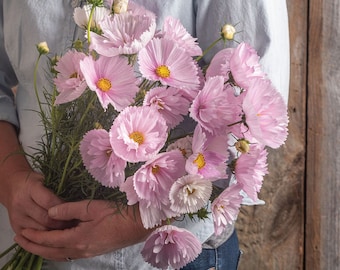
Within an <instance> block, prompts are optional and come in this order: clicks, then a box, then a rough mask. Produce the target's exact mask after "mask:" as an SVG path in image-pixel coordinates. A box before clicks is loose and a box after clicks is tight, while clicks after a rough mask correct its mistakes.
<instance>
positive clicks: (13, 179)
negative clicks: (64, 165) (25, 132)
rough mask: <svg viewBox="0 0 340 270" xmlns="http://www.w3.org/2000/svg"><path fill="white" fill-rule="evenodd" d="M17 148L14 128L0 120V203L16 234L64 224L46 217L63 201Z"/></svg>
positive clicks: (18, 147) (59, 226)
mask: <svg viewBox="0 0 340 270" xmlns="http://www.w3.org/2000/svg"><path fill="white" fill-rule="evenodd" d="M42 180H43V176H42V175H41V174H39V173H36V172H33V170H32V169H31V167H30V165H29V164H28V162H27V160H26V158H25V155H24V154H23V152H22V149H21V147H20V144H19V141H18V138H17V133H16V130H15V128H14V127H13V126H12V125H11V124H9V123H7V122H5V121H0V203H2V204H3V205H4V206H5V207H6V208H7V210H8V215H9V218H10V222H11V225H12V227H13V230H14V232H15V233H16V234H20V233H21V230H22V229H24V228H32V229H39V230H47V229H50V228H61V226H66V225H65V224H64V222H60V221H58V222H56V221H54V220H52V219H51V218H50V217H49V216H48V209H49V208H50V207H53V206H55V205H57V204H59V203H62V201H61V200H60V199H59V198H58V197H57V196H55V195H54V194H53V193H52V192H51V191H49V190H48V189H47V188H45V187H44V186H43V184H42Z"/></svg>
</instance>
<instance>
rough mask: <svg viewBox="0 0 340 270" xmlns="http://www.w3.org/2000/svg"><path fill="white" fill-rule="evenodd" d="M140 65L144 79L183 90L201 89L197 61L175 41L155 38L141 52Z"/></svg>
mask: <svg viewBox="0 0 340 270" xmlns="http://www.w3.org/2000/svg"><path fill="white" fill-rule="evenodd" d="M138 63H139V68H140V71H141V73H142V75H143V77H145V78H146V79H148V80H151V81H160V82H161V83H162V84H163V85H168V86H173V87H176V88H181V89H197V88H198V87H199V83H200V81H199V77H198V68H197V66H196V63H195V61H194V60H193V59H192V57H191V56H190V55H189V54H188V53H187V52H186V51H185V50H184V49H182V48H180V47H178V46H177V45H176V43H175V41H173V40H169V39H165V38H154V39H153V40H151V41H150V42H149V43H148V45H147V46H145V48H143V49H142V50H141V51H140V52H139V57H138Z"/></svg>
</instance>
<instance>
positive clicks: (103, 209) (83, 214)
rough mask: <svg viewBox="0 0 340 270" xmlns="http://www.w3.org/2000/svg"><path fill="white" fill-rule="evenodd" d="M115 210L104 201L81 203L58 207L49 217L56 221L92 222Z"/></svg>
mask: <svg viewBox="0 0 340 270" xmlns="http://www.w3.org/2000/svg"><path fill="white" fill-rule="evenodd" d="M113 212H114V209H113V208H112V207H111V206H109V204H108V203H107V202H104V201H89V200H86V201H80V202H69V203H63V204H59V205H56V206H54V207H51V208H50V209H49V210H48V215H49V216H50V217H51V218H53V219H56V220H72V219H77V220H81V221H91V220H94V219H99V218H100V217H104V216H106V215H109V214H112V213H113Z"/></svg>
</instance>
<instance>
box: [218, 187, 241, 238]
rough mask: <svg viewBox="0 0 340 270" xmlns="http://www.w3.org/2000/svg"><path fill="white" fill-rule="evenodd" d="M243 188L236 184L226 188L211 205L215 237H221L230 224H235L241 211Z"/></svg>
mask: <svg viewBox="0 0 340 270" xmlns="http://www.w3.org/2000/svg"><path fill="white" fill-rule="evenodd" d="M241 189H242V186H241V185H240V184H234V185H232V186H230V187H228V188H226V189H225V190H224V191H223V192H222V193H221V194H220V195H219V196H218V197H217V198H216V199H215V200H214V201H213V202H212V204H211V209H212V215H213V220H214V227H215V235H220V234H221V233H222V232H223V230H224V229H225V227H226V226H227V225H228V224H233V223H234V222H235V220H236V219H237V216H238V213H239V211H240V207H241V203H242V199H243V197H242V196H241V194H240V192H241Z"/></svg>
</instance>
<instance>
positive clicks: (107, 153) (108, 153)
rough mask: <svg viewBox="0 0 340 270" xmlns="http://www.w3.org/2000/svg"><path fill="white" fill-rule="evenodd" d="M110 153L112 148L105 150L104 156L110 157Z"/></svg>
mask: <svg viewBox="0 0 340 270" xmlns="http://www.w3.org/2000/svg"><path fill="white" fill-rule="evenodd" d="M111 154H112V149H109V150H106V156H107V157H110V156H111Z"/></svg>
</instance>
